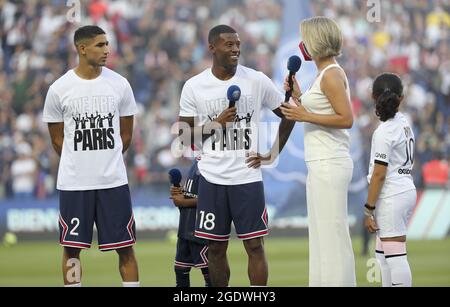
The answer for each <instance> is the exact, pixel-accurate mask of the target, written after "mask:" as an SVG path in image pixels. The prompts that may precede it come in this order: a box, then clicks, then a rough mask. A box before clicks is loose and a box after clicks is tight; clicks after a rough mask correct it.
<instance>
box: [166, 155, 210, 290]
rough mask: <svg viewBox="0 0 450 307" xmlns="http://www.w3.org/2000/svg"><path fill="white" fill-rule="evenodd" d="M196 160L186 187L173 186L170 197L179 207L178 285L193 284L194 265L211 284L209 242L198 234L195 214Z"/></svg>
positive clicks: (206, 281)
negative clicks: (208, 254)
mask: <svg viewBox="0 0 450 307" xmlns="http://www.w3.org/2000/svg"><path fill="white" fill-rule="evenodd" d="M197 164H198V161H195V162H194V164H193V165H192V168H191V169H190V171H189V175H188V178H187V180H186V182H185V184H184V187H183V188H179V187H174V186H172V187H171V188H170V194H171V199H172V200H173V203H174V205H175V206H177V207H178V209H179V210H180V222H179V226H178V241H177V254H176V258H175V275H176V282H177V287H184V288H186V287H190V275H189V273H190V271H191V268H197V269H201V270H202V274H203V277H204V279H205V286H206V287H209V284H210V282H209V272H208V256H207V253H208V245H207V243H206V241H205V240H202V239H199V238H196V237H195V236H194V232H195V218H196V211H197V198H198V197H197V192H198V181H199V178H200V173H199V171H198V167H197Z"/></svg>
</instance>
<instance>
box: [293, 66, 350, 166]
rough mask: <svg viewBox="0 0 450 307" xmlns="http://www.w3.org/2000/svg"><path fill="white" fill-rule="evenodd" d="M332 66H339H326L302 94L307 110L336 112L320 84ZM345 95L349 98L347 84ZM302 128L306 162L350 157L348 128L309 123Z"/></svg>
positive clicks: (320, 112) (322, 113)
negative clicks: (303, 130)
mask: <svg viewBox="0 0 450 307" xmlns="http://www.w3.org/2000/svg"><path fill="white" fill-rule="evenodd" d="M333 67H338V68H340V66H339V65H337V64H333V65H330V66H328V67H326V68H325V69H324V70H323V71H322V72H321V73H320V75H319V77H318V78H317V79H316V80H315V81H314V83H313V85H312V86H311V88H310V89H309V90H308V91H306V92H305V93H304V94H303V95H302V97H301V101H302V105H303V106H304V107H305V109H306V110H307V111H308V112H310V113H314V114H321V115H334V114H336V111H335V110H334V109H333V106H332V105H331V103H330V101H329V100H328V98H327V96H325V94H324V93H323V92H322V89H321V86H320V84H321V82H322V79H323V76H324V74H325V72H326V71H327V70H328V69H330V68H333ZM347 84H348V81H347ZM347 95H348V98H349V99H350V88H349V86H347ZM304 129H305V135H304V138H305V161H306V162H310V161H317V160H327V159H335V158H349V157H350V133H349V131H348V130H346V129H335V128H329V127H325V126H321V125H316V124H311V123H305V124H304Z"/></svg>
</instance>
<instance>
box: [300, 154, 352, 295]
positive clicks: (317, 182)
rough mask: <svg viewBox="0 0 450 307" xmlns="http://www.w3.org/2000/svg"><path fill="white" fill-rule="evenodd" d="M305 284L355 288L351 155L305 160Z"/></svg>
mask: <svg viewBox="0 0 450 307" xmlns="http://www.w3.org/2000/svg"><path fill="white" fill-rule="evenodd" d="M306 164H307V167H308V179H307V183H306V198H307V207H308V228H309V286H310V287H355V286H356V276H355V257H354V254H353V248H352V241H351V239H350V231H349V224H348V212H347V193H348V187H349V184H350V182H351V180H352V175H353V161H352V159H351V158H342V159H330V160H320V161H312V162H307V163H306Z"/></svg>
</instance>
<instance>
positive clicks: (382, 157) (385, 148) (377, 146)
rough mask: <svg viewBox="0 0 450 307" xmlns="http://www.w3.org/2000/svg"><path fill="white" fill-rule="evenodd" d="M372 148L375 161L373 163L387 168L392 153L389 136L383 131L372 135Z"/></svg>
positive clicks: (380, 130) (379, 130)
mask: <svg viewBox="0 0 450 307" xmlns="http://www.w3.org/2000/svg"><path fill="white" fill-rule="evenodd" d="M372 146H373V149H372V151H373V153H374V159H375V161H374V163H375V164H381V165H384V166H388V165H389V158H390V156H391V151H392V141H391V137H390V134H389V133H388V132H387V131H385V130H383V129H378V130H377V131H375V133H374V135H373V141H372Z"/></svg>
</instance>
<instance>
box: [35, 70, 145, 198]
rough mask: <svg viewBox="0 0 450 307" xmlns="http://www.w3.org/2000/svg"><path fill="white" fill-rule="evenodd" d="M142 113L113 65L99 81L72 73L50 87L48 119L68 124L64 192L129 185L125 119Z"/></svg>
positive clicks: (61, 179) (62, 172) (62, 180)
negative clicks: (123, 131)
mask: <svg viewBox="0 0 450 307" xmlns="http://www.w3.org/2000/svg"><path fill="white" fill-rule="evenodd" d="M136 112H137V107H136V102H135V100H134V95H133V91H132V89H131V86H130V84H129V83H128V81H127V80H126V79H125V78H123V77H122V76H120V75H119V74H117V73H115V72H113V71H112V70H110V69H108V68H105V67H104V68H103V69H102V73H101V74H100V76H99V77H98V78H96V79H94V80H84V79H81V78H80V77H79V76H78V75H77V74H76V73H75V71H74V70H70V71H68V72H67V73H66V74H65V75H64V76H62V77H61V78H60V79H58V80H57V81H56V82H55V83H54V84H53V85H52V86H51V87H50V89H49V91H48V94H47V98H46V100H45V107H44V114H43V121H44V122H46V123H62V122H64V144H63V149H62V155H61V162H60V164H59V172H58V184H57V188H58V190H62V191H87V190H99V189H110V188H115V187H118V186H122V185H125V184H127V183H128V178H127V173H126V169H125V163H124V161H123V155H122V149H123V144H122V139H121V137H120V118H121V117H127V116H133V115H135V114H136Z"/></svg>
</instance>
